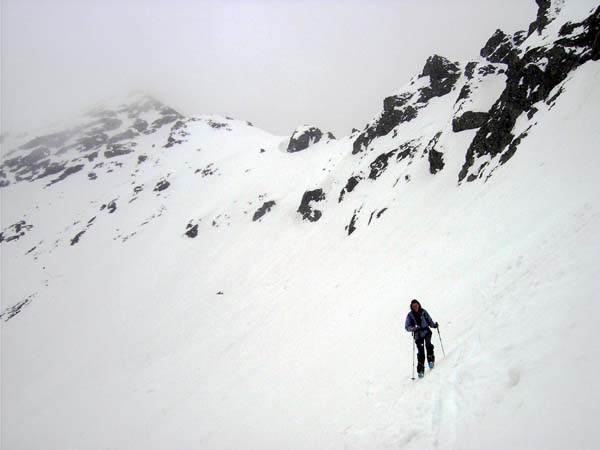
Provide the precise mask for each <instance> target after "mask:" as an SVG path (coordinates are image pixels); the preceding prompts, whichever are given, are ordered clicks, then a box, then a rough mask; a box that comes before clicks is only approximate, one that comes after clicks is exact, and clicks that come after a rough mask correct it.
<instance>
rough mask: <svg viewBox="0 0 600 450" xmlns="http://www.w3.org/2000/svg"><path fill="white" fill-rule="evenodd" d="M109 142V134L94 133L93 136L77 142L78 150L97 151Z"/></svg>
mask: <svg viewBox="0 0 600 450" xmlns="http://www.w3.org/2000/svg"><path fill="white" fill-rule="evenodd" d="M107 142H108V134H106V133H94V134H92V135H88V136H84V137H82V138H79V139H78V140H77V142H76V145H77V146H78V150H79V151H80V152H89V151H91V150H97V149H98V148H100V147H102V146H103V145H104V144H106V143H107Z"/></svg>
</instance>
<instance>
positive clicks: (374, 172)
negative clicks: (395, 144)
mask: <svg viewBox="0 0 600 450" xmlns="http://www.w3.org/2000/svg"><path fill="white" fill-rule="evenodd" d="M397 151H398V149H396V150H392V151H391V152H387V153H382V154H381V155H379V156H378V157H377V158H375V161H373V162H372V163H371V165H370V166H369V167H371V172H370V173H369V178H370V179H371V180H376V179H377V178H379V176H380V175H381V174H382V173H383V172H385V169H387V166H388V160H389V159H390V158H391V157H392V156H394V154H396V152H397Z"/></svg>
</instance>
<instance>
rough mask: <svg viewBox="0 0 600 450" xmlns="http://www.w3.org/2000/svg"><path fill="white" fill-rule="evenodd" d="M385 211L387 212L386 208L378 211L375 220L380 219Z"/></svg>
mask: <svg viewBox="0 0 600 450" xmlns="http://www.w3.org/2000/svg"><path fill="white" fill-rule="evenodd" d="M386 211H387V208H383V209H382V210H380V211H379V212H378V213H377V218H378V219H379V218H380V217H381V216H382V215H383V213H384V212H386Z"/></svg>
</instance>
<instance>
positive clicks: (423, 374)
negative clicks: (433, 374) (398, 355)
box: [417, 372, 425, 378]
mask: <svg viewBox="0 0 600 450" xmlns="http://www.w3.org/2000/svg"><path fill="white" fill-rule="evenodd" d="M417 375H418V376H419V378H423V377H424V376H425V372H419V373H418V374H417Z"/></svg>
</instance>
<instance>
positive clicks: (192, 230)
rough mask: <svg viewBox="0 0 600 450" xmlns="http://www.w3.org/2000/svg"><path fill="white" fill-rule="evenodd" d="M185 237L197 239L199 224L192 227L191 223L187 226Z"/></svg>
mask: <svg viewBox="0 0 600 450" xmlns="http://www.w3.org/2000/svg"><path fill="white" fill-rule="evenodd" d="M186 230H187V231H186V232H185V235H186V236H187V237H189V238H192V239H193V238H195V237H197V236H198V224H196V225H192V224H191V223H188V224H187V227H186Z"/></svg>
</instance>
